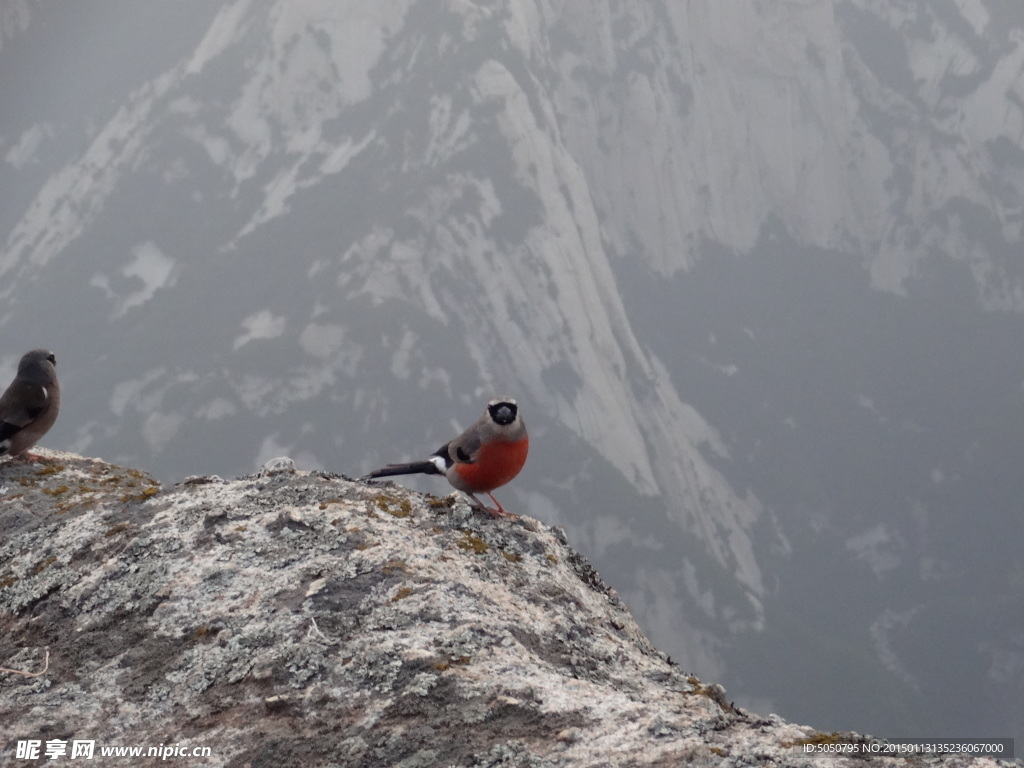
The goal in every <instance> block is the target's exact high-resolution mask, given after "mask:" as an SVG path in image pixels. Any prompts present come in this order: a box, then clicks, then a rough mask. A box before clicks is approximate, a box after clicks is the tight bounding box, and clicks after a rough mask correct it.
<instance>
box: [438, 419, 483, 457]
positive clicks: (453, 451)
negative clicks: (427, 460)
mask: <svg viewBox="0 0 1024 768" xmlns="http://www.w3.org/2000/svg"><path fill="white" fill-rule="evenodd" d="M480 444H481V439H480V428H479V425H478V424H474V425H473V426H471V427H470V428H469V429H467V430H466V431H465V432H463V433H462V434H461V435H459V436H458V437H456V438H455V439H454V440H451V441H450V442H449V443H448V444H447V445H446V446H444V448H442V449H441V450H445V451H447V453H448V456H450V457H451V460H452V461H453V462H455V463H456V464H472V463H473V462H474V461H476V456H477V454H478V453H479V452H480ZM439 453H440V452H439Z"/></svg>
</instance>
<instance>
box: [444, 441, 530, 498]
mask: <svg viewBox="0 0 1024 768" xmlns="http://www.w3.org/2000/svg"><path fill="white" fill-rule="evenodd" d="M529 450H530V438H529V437H523V438H522V439H520V440H512V441H507V440H492V441H491V442H489V443H485V444H484V445H482V446H480V450H479V451H477V454H476V457H475V458H474V460H473V463H472V464H455V465H453V466H452V471H454V472H456V473H457V474H458V476H459V479H460V480H462V482H463V483H465V485H466V490H468V491H469V492H470V493H478V492H481V493H488V492H490V491H493V490H494V489H495V488H500V487H501V486H503V485H505V483H507V482H509V481H510V480H511V479H512V478H514V477H515V476H516V475H518V474H519V470H521V469H522V468H523V464H525V463H526V454H527V453H528V452H529Z"/></svg>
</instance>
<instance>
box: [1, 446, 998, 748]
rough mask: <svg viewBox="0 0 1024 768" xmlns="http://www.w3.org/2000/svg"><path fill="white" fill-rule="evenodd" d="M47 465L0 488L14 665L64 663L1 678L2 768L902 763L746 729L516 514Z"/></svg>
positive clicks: (5, 646) (791, 729) (350, 492)
mask: <svg viewBox="0 0 1024 768" xmlns="http://www.w3.org/2000/svg"><path fill="white" fill-rule="evenodd" d="M44 456H45V458H47V461H46V462H45V463H32V462H28V461H11V462H7V463H3V464H0V536H2V539H0V665H2V666H4V667H6V668H8V669H17V670H22V671H25V672H37V671H39V670H41V669H42V668H43V665H44V660H46V662H47V666H46V667H45V672H44V673H43V674H42V675H39V676H36V677H29V676H27V675H23V674H16V673H12V672H9V671H8V672H4V673H3V674H0V723H3V724H4V725H3V729H2V733H3V735H4V741H5V743H3V744H0V749H2V752H0V764H8V763H17V764H29V763H28V761H23V760H22V761H16V760H14V759H13V758H14V750H15V744H16V742H17V741H18V740H27V739H38V740H41V741H43V742H44V743H45V742H46V741H47V740H67V741H71V740H75V739H91V740H95V742H96V744H97V750H98V748H99V747H100V746H102V745H106V746H111V745H128V746H131V745H137V746H142V747H143V748H144V749H145V748H148V747H150V746H156V745H174V746H175V747H177V748H179V749H182V750H192V749H194V748H197V747H199V748H201V747H208V748H209V749H210V756H209V757H206V758H203V759H202V760H198V759H193V761H192V763H193V764H204V765H218V766H220V765H224V766H290V765H318V766H402V767H403V768H413V767H414V766H418V767H424V768H425V767H427V766H536V767H539V766H676V765H683V764H695V765H740V764H744V765H804V764H812V763H815V762H818V763H823V764H828V765H837V764H842V763H851V764H852V763H854V762H856V764H858V765H861V764H865V762H869V763H872V764H881V763H882V762H885V763H886V764H895V763H896V762H900V761H895V760H886V761H883V760H882V759H873V760H870V761H865V760H856V761H854V760H851V759H840V761H839V763H837V762H835V760H836V758H824V757H814V756H809V755H807V753H806V752H805V751H804V745H805V744H816V743H823V744H833V743H844V742H851V741H852V742H856V741H858V740H861V741H862V740H863V737H859V736H857V735H856V734H822V733H818V732H816V731H815V730H814V729H812V728H808V727H805V726H798V725H793V724H790V723H787V722H785V721H784V720H782V719H781V718H779V717H777V716H775V715H771V716H768V717H760V716H757V715H753V714H751V713H748V712H744V711H740V710H738V709H736V708H734V707H733V706H732V705H731V704H730V703H729V702H728V700H727V698H726V696H725V692H724V690H723V689H722V688H721V687H720V686H716V685H707V684H704V683H702V682H701V681H700V680H698V679H697V678H696V677H694V676H692V675H688V674H686V673H684V672H683V671H682V670H680V669H679V668H678V667H677V666H674V665H673V664H672V662H671V661H670V660H669V659H668V658H667V657H666V656H665V655H664V654H662V653H660V652H659V651H658V650H657V649H655V648H654V647H653V646H652V645H651V643H650V642H648V640H647V639H646V638H645V637H644V636H643V634H642V633H641V631H640V629H639V628H638V626H637V624H636V622H635V621H634V620H633V617H632V616H631V615H630V614H629V613H628V611H627V610H626V608H625V607H624V605H623V604H622V602H621V601H620V600H619V599H618V597H617V595H616V593H615V592H614V590H612V589H610V588H609V587H608V586H607V585H606V584H605V583H604V582H603V581H602V580H601V578H600V576H599V575H598V574H597V572H596V571H595V570H594V569H593V568H592V567H591V565H590V564H589V563H588V562H587V561H586V560H585V559H584V558H582V557H581V556H580V555H579V554H577V553H576V552H575V551H573V549H572V548H571V547H570V546H569V545H568V544H567V542H566V540H565V535H564V533H563V532H562V531H561V529H558V528H551V527H548V526H546V525H544V524H542V523H538V522H536V521H534V520H532V519H531V518H529V517H527V516H525V515H524V516H523V517H522V518H521V519H519V520H511V521H509V520H494V519H491V518H489V517H486V516H483V515H479V514H474V513H473V511H472V510H471V509H470V508H469V507H468V506H467V505H466V504H465V502H463V501H462V500H460V499H457V498H456V497H455V496H451V497H447V498H434V497H429V496H423V495H421V494H417V493H411V492H408V491H405V490H403V489H401V488H398V487H396V486H393V485H369V484H366V483H363V482H359V481H353V480H350V479H348V478H345V477H339V476H335V475H329V474H326V473H322V472H303V471H298V470H295V469H294V467H293V465H291V464H290V463H289V462H288V461H287V460H276V461H275V463H274V465H273V466H272V467H265V468H264V469H263V470H262V471H261V472H260V473H258V474H256V475H250V476H246V477H241V478H238V479H234V480H223V479H220V478H216V477H207V478H204V477H191V478H188V479H186V480H185V481H183V482H182V483H179V484H177V485H175V486H172V487H166V488H165V487H161V486H160V485H159V484H158V483H156V482H155V481H154V480H152V479H151V478H150V477H148V476H147V475H145V474H143V473H141V472H138V471H136V470H132V469H126V468H124V467H118V466H114V465H111V464H107V463H104V462H102V461H98V460H94V459H87V458H82V457H80V456H76V455H73V454H66V453H55V452H45V453H44ZM521 511H522V510H521ZM97 755H98V752H97ZM106 760H107V762H108V763H110V762H112V761H113V759H112V758H106ZM40 762H43V761H42V760H40ZM966 762H968V761H965V760H948V761H945V764H949V765H958V764H966ZM974 762H975V763H976V764H979V765H984V764H991V765H994V764H996V761H992V760H988V759H979V760H975V761H974ZM97 763H98V764H103V763H104V759H102V758H100V757H98V756H97V757H96V758H95V762H94V764H97ZM121 764H123V762H122V763H121Z"/></svg>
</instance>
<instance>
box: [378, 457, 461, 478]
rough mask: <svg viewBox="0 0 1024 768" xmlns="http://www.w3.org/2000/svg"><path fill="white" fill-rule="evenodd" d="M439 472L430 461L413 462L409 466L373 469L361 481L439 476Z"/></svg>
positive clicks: (395, 465)
mask: <svg viewBox="0 0 1024 768" xmlns="http://www.w3.org/2000/svg"><path fill="white" fill-rule="evenodd" d="M440 474H442V472H441V470H439V469H438V468H437V465H435V464H434V462H432V461H414V462H411V463H410V464H388V465H387V466H386V467H381V468H380V469H375V470H373V472H371V473H370V474H368V475H366V476H365V477H363V480H373V479H375V478H378V477H391V476H392V475H440Z"/></svg>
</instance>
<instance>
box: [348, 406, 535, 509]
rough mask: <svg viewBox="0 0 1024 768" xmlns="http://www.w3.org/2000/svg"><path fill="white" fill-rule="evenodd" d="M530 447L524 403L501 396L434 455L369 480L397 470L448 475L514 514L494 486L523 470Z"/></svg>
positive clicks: (468, 492) (380, 471)
mask: <svg viewBox="0 0 1024 768" xmlns="http://www.w3.org/2000/svg"><path fill="white" fill-rule="evenodd" d="M529 450H530V438H529V436H528V435H527V434H526V425H525V424H523V420H522V419H521V418H520V417H519V406H518V405H517V404H516V401H515V400H513V399H512V398H510V397H499V398H495V399H494V400H491V401H490V402H489V403H488V404H487V410H486V411H484V415H483V416H481V417H480V418H479V419H477V421H476V422H475V423H474V424H473V425H472V426H471V427H470V428H469V429H467V430H466V431H465V432H463V433H462V434H461V435H459V436H458V437H456V438H455V439H454V440H449V441H448V442H447V443H445V444H444V445H442V446H441V447H440V448H438V449H437V450H436V451H434V455H433V456H431V457H430V458H429V459H427V460H425V461H414V462H411V463H409V464H388V465H387V466H385V467H382V468H381V469H377V470H374V471H373V472H371V473H370V474H368V475H367V476H366V477H365V478H364V479H365V480H370V479H374V478H378V477H391V476H392V475H416V474H423V475H444V476H445V477H446V478H447V479H448V482H449V483H451V484H452V485H453V486H454V487H455V488H456V489H457V490H460V491H462V492H463V493H464V494H466V495H467V496H469V498H471V499H472V500H473V501H475V502H476V503H477V504H478V505H479V506H480V507H482V508H483V509H485V510H487V511H488V512H490V513H491V514H492V515H494V516H498V515H505V516H507V517H515V515H514V514H512V513H511V512H506V511H505V508H504V507H502V506H501V503H500V502H499V501H498V500H497V499H496V498H494V494H492V493H491V491H493V490H494V489H495V488H500V487H501V486H503V485H505V484H506V483H507V482H509V481H510V480H511V479H512V478H514V477H515V476H516V475H518V474H519V470H521V469H522V468H523V464H525V463H526V454H527V452H528V451H529ZM477 493H486V494H487V495H488V496H490V497H491V501H493V502H494V503H495V505H497V508H496V509H489V508H487V507H485V506H484V505H483V504H482V503H481V502H480V499H478V498H477V497H476V496H475V495H474V494H477Z"/></svg>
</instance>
